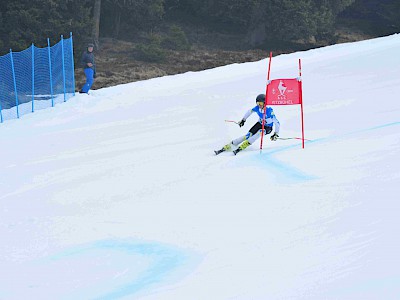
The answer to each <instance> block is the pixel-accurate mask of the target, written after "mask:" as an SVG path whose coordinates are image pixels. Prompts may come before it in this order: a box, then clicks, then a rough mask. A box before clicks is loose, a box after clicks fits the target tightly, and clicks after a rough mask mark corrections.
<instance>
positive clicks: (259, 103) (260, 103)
mask: <svg viewBox="0 0 400 300" xmlns="http://www.w3.org/2000/svg"><path fill="white" fill-rule="evenodd" d="M256 103H257V105H258V106H260V105H262V106H264V105H265V102H256Z"/></svg>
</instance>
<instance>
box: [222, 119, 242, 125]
mask: <svg viewBox="0 0 400 300" xmlns="http://www.w3.org/2000/svg"><path fill="white" fill-rule="evenodd" d="M225 122H230V123H235V124H238V125H239V123H238V122H236V121H232V120H225Z"/></svg>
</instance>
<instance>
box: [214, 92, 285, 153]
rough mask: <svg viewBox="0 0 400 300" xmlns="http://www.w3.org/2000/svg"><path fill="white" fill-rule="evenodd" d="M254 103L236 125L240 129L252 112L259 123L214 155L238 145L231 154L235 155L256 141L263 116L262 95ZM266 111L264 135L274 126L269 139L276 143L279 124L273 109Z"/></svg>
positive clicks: (268, 108)
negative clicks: (257, 117)
mask: <svg viewBox="0 0 400 300" xmlns="http://www.w3.org/2000/svg"><path fill="white" fill-rule="evenodd" d="M256 103H257V106H255V107H254V108H252V109H250V110H249V111H247V112H246V114H245V115H244V116H243V118H242V120H241V121H240V122H239V123H238V125H239V127H242V126H243V125H244V123H245V122H246V120H247V118H248V117H249V116H250V115H251V114H252V113H254V112H255V113H257V114H258V116H259V118H260V119H259V121H258V122H257V123H256V124H254V126H253V127H251V129H250V130H249V132H248V133H247V134H246V135H244V136H241V137H239V138H237V139H235V140H233V141H232V142H230V143H229V144H226V145H225V146H224V147H222V149H220V150H216V151H214V152H215V154H216V155H218V154H220V153H222V152H224V151H228V150H231V149H232V146H238V145H239V144H240V145H239V147H238V148H237V149H236V150H234V151H233V153H234V154H235V155H236V154H237V153H238V152H239V151H242V150H244V149H246V148H247V147H248V146H250V145H251V144H253V142H254V141H256V140H257V139H258V138H259V137H260V136H261V131H262V119H263V116H264V105H265V95H264V94H260V95H258V96H257V98H256ZM266 109H267V111H266V114H265V123H264V134H265V135H267V134H269V133H271V132H272V127H273V125H274V124H275V132H274V134H273V135H272V136H271V137H270V139H271V141H276V140H277V139H278V137H279V128H280V123H279V121H278V119H277V118H276V117H275V114H274V111H273V109H272V108H271V107H267V108H266Z"/></svg>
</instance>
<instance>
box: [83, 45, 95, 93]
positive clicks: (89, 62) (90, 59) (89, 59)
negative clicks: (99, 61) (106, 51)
mask: <svg viewBox="0 0 400 300" xmlns="http://www.w3.org/2000/svg"><path fill="white" fill-rule="evenodd" d="M93 48H94V45H93V44H88V46H87V49H86V50H85V51H84V52H83V54H82V59H81V62H82V66H83V70H84V72H85V76H86V83H85V84H84V85H83V87H82V89H81V90H80V91H79V93H86V94H88V93H89V90H90V88H91V87H92V85H93V82H94V78H96V64H95V62H94V54H93Z"/></svg>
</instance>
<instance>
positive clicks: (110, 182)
mask: <svg viewBox="0 0 400 300" xmlns="http://www.w3.org/2000/svg"><path fill="white" fill-rule="evenodd" d="M399 53H400V35H393V36H389V37H384V38H379V39H373V40H368V41H362V42H357V43H349V44H341V45H335V46H331V47H326V48H320V49H314V50H310V51H305V52H298V53H294V54H289V55H280V56H277V57H274V58H273V60H272V69H271V79H276V78H295V77H297V76H298V68H297V67H298V59H299V58H301V59H302V66H303V68H302V71H303V76H302V79H303V92H304V93H303V99H304V118H305V133H306V138H307V139H310V140H311V141H308V142H306V144H305V149H302V148H301V142H300V141H299V140H285V141H283V140H280V141H277V142H271V141H270V140H269V139H268V138H266V139H264V149H263V151H262V153H260V151H259V143H258V142H257V143H255V144H253V145H252V146H250V147H249V148H248V149H246V150H245V151H243V152H241V153H239V154H238V155H237V156H234V155H233V154H232V153H222V154H221V155H219V156H215V155H214V153H213V150H214V149H219V148H220V147H222V146H223V145H224V144H225V143H227V142H229V141H230V140H231V139H233V138H236V137H238V136H240V135H242V134H244V133H245V132H246V131H247V130H248V129H249V128H250V127H251V126H252V125H253V124H254V123H255V122H256V121H257V118H256V116H255V115H253V116H252V117H250V118H249V120H248V121H247V122H246V124H245V126H244V128H239V127H238V126H237V125H236V124H234V123H226V122H224V120H226V119H230V120H235V121H238V120H240V119H241V117H242V116H243V114H244V113H245V112H246V110H247V109H249V108H251V107H253V106H254V105H255V103H254V102H255V97H256V96H257V94H259V93H262V92H263V91H265V80H266V74H267V65H268V60H267V59H265V60H262V61H259V62H254V63H245V64H234V65H229V66H225V67H220V68H216V69H212V70H206V71H202V72H189V73H186V74H181V75H175V76H167V77H162V78H157V79H152V80H147V81H142V82H136V83H130V84H125V85H120V86H115V87H111V88H105V89H100V90H96V91H93V92H92V93H91V95H89V96H88V95H77V96H76V97H74V98H71V99H69V100H68V101H67V102H66V103H64V104H58V105H56V106H55V107H54V108H49V109H46V110H42V111H37V112H35V113H33V114H29V115H25V116H23V117H22V118H21V119H19V120H10V121H5V122H4V123H3V124H0V138H1V157H2V159H1V162H0V204H1V206H0V236H1V244H0V270H1V271H0V299H144V300H156V299H162V300H164V299H168V300H169V299H171V300H188V299H190V300H195V299H198V300H204V299H207V300H213V299H215V300H223V299H230V300H231V299H245V300H248V299H307V300H309V299H316V300H320V299H341V300H343V299H377V300H378V299H379V300H380V299H386V300H387V299H399V297H400V255H399V253H400V241H399V233H398V231H399V228H400V218H399V216H398V213H399V209H400V204H399V201H400V200H399V199H400V197H399V196H398V194H399V192H400V188H399V186H400V159H399V155H400V97H399V94H400V76H399V72H400V58H399ZM266 56H268V54H267V53H266ZM274 110H275V113H276V115H277V117H278V119H279V120H280V123H281V132H280V136H281V137H299V136H301V126H300V125H301V123H300V107H299V106H276V107H274Z"/></svg>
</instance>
